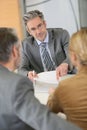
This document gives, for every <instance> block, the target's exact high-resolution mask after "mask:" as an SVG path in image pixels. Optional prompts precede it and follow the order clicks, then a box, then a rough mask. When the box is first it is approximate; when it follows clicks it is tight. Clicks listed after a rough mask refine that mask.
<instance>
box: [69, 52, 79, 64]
mask: <svg viewBox="0 0 87 130" xmlns="http://www.w3.org/2000/svg"><path fill="white" fill-rule="evenodd" d="M70 59H71V62H72V64H73V65H74V66H77V61H78V58H77V55H76V54H75V53H74V52H70Z"/></svg>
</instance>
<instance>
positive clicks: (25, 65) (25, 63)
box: [18, 40, 31, 76]
mask: <svg viewBox="0 0 87 130" xmlns="http://www.w3.org/2000/svg"><path fill="white" fill-rule="evenodd" d="M26 42H28V41H27V40H25V41H23V42H22V47H21V63H20V66H19V68H18V73H20V74H22V75H24V76H27V74H28V72H29V71H31V68H30V62H29V55H28V54H27V53H26V50H27V46H26V44H27V43H26Z"/></svg>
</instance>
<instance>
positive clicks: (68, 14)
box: [26, 0, 80, 35]
mask: <svg viewBox="0 0 87 130" xmlns="http://www.w3.org/2000/svg"><path fill="white" fill-rule="evenodd" d="M71 3H72V6H73V9H74V11H75V16H76V19H75V17H74V14H73V10H72V6H71ZM26 5H27V8H26V9H27V11H30V10H34V9H38V10H40V11H42V12H43V13H44V16H45V20H46V22H47V27H48V28H49V27H50V28H53V27H56V28H57V27H58V28H64V29H67V30H68V31H69V33H70V35H71V34H72V33H73V32H75V31H77V28H80V23H79V9H78V0H26ZM76 22H77V23H76Z"/></svg>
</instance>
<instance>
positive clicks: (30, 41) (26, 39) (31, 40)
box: [22, 35, 34, 44]
mask: <svg viewBox="0 0 87 130" xmlns="http://www.w3.org/2000/svg"><path fill="white" fill-rule="evenodd" d="M33 41H34V37H33V36H31V35H29V36H28V37H26V38H24V39H23V40H22V43H23V44H24V43H25V44H27V43H33Z"/></svg>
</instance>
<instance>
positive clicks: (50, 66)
mask: <svg viewBox="0 0 87 130" xmlns="http://www.w3.org/2000/svg"><path fill="white" fill-rule="evenodd" d="M40 53H41V59H42V63H43V66H44V70H45V71H51V70H54V69H55V63H54V61H53V60H52V59H51V57H50V55H49V53H48V51H47V48H46V43H41V44H40Z"/></svg>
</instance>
